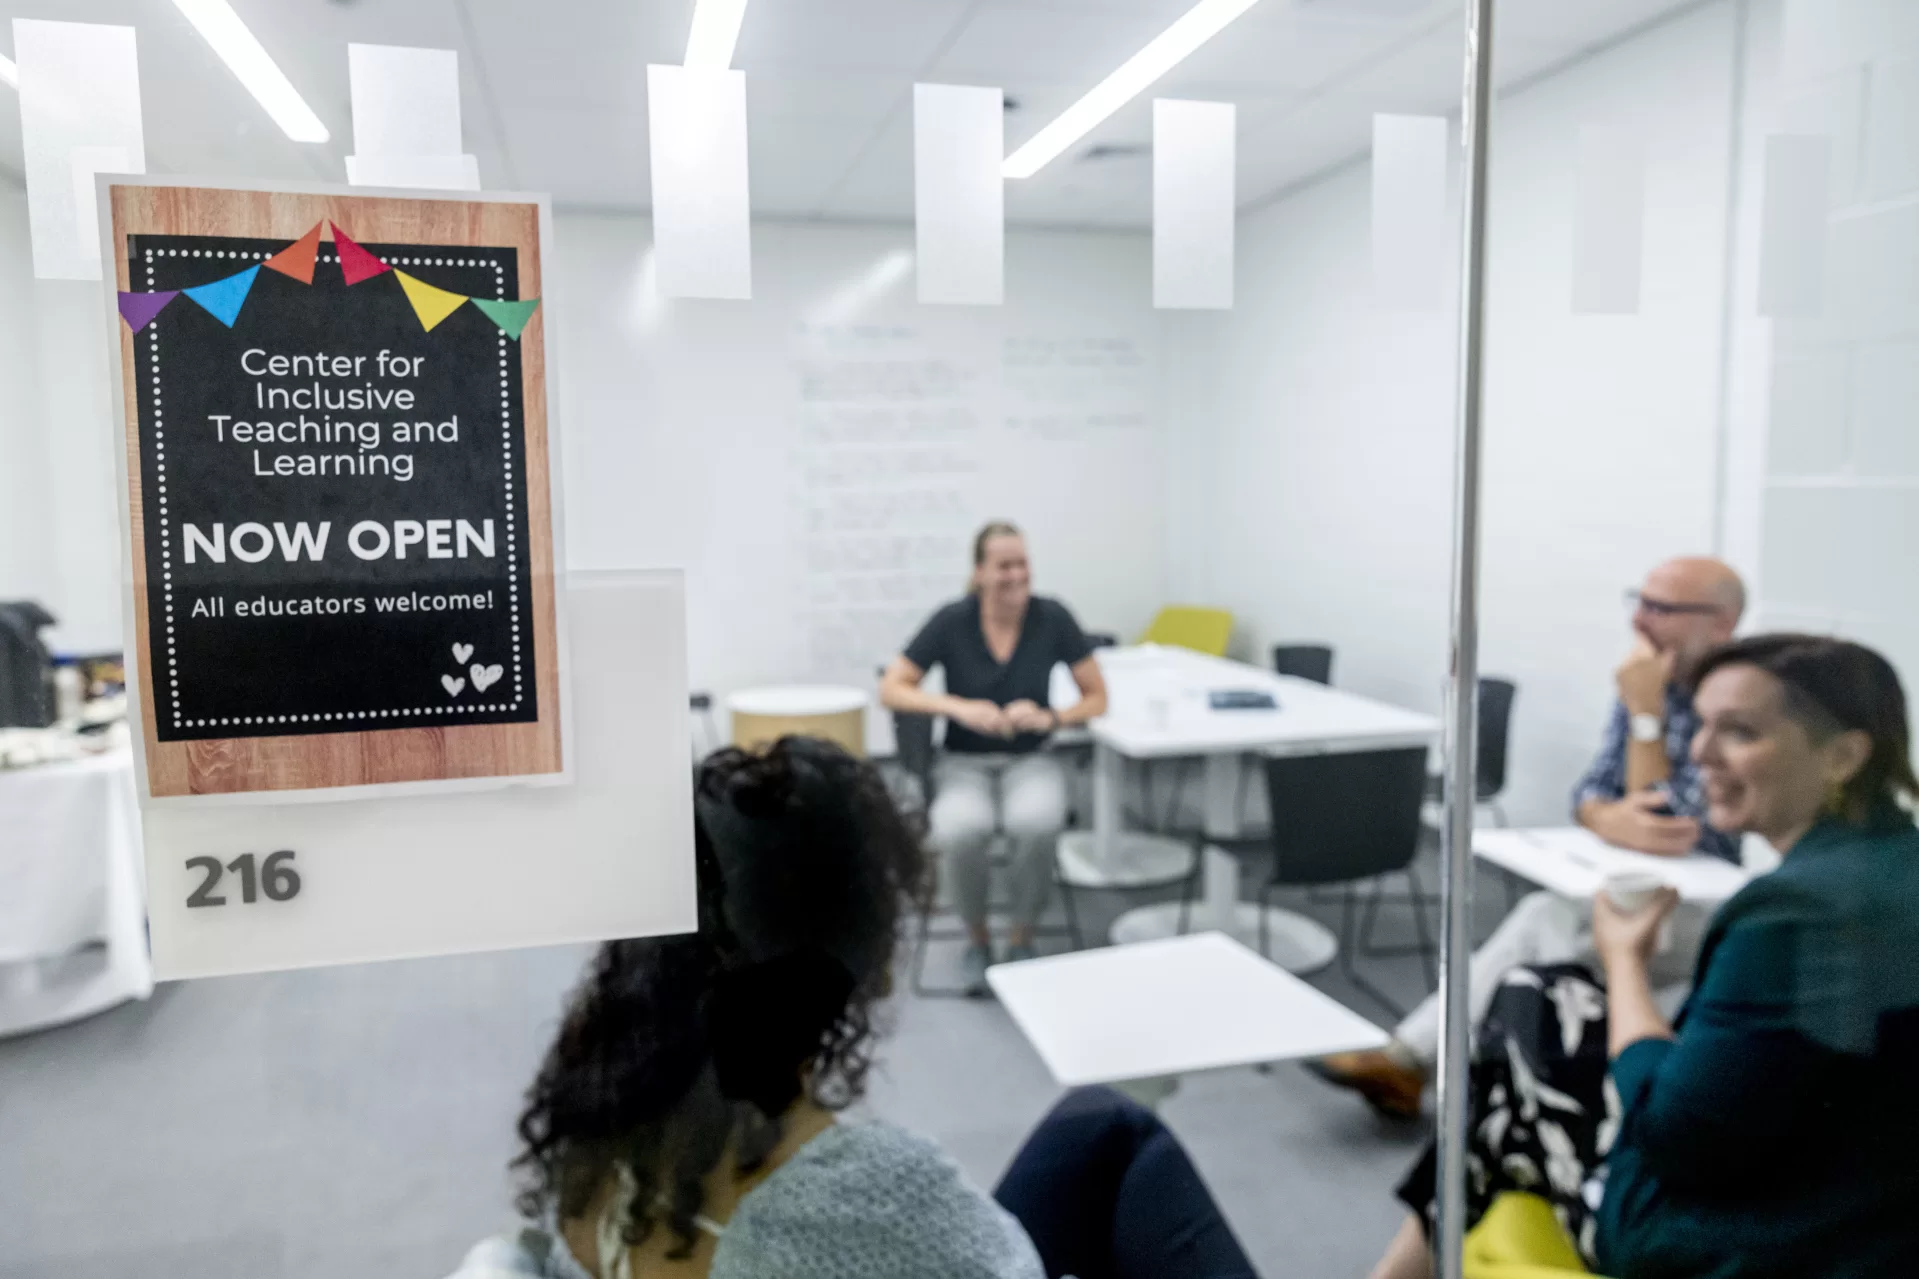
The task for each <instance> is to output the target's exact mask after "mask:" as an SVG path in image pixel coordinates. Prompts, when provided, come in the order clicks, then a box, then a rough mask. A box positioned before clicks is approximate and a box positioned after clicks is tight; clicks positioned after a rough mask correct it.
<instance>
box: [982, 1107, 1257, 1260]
mask: <svg viewBox="0 0 1919 1279" xmlns="http://www.w3.org/2000/svg"><path fill="white" fill-rule="evenodd" d="M993 1197H994V1198H996V1199H998V1200H999V1202H1000V1205H1001V1206H1002V1207H1003V1208H1005V1209H1006V1210H1007V1211H1008V1212H1010V1213H1012V1214H1013V1215H1014V1216H1015V1217H1017V1218H1019V1222H1020V1224H1021V1225H1022V1226H1024V1227H1025V1228H1026V1233H1027V1235H1028V1236H1030V1237H1031V1238H1032V1240H1033V1244H1034V1246H1035V1247H1037V1248H1038V1249H1039V1255H1040V1260H1041V1261H1043V1262H1045V1264H1046V1274H1047V1276H1048V1279H1060V1277H1061V1276H1064V1275H1072V1276H1074V1279H1257V1276H1256V1274H1255V1272H1254V1270H1253V1264H1252V1262H1250V1261H1248V1260H1247V1259H1246V1254H1245V1252H1244V1251H1243V1250H1242V1249H1241V1248H1240V1246H1239V1241H1238V1240H1237V1239H1235V1238H1233V1231H1232V1228H1231V1227H1230V1226H1228V1225H1227V1224H1226V1218H1225V1217H1223V1216H1221V1215H1220V1211H1219V1205H1217V1204H1215V1203H1214V1202H1213V1196H1212V1194H1211V1192H1209V1191H1208V1190H1207V1189H1206V1183H1205V1182H1203V1181H1201V1180H1200V1179H1199V1172H1198V1170H1197V1169H1195V1168H1194V1167H1193V1164H1192V1161H1191V1160H1190V1159H1188V1158H1187V1157H1186V1152H1185V1150H1183V1149H1182V1148H1181V1147H1180V1144H1179V1141H1178V1140H1177V1139H1176V1138H1175V1137H1174V1136H1173V1134H1172V1133H1170V1132H1168V1131H1167V1130H1166V1125H1164V1124H1162V1123H1161V1122H1160V1121H1159V1117H1158V1116H1157V1115H1155V1114H1153V1112H1152V1111H1150V1110H1148V1109H1146V1108H1145V1107H1144V1106H1141V1105H1139V1104H1138V1103H1136V1102H1133V1101H1130V1100H1128V1099H1127V1098H1125V1097H1122V1096H1121V1095H1120V1094H1118V1093H1116V1092H1114V1091H1113V1090H1112V1089H1110V1088H1081V1089H1078V1090H1077V1091H1075V1092H1071V1093H1068V1094H1067V1095H1066V1096H1065V1097H1064V1098H1063V1099H1062V1100H1061V1101H1060V1103H1059V1104H1058V1105H1057V1106H1055V1107H1053V1109H1052V1112H1051V1113H1049V1114H1048V1115H1047V1116H1046V1118H1045V1119H1043V1120H1041V1121H1040V1125H1039V1127H1038V1128H1035V1129H1034V1130H1033V1133H1032V1135H1031V1136H1029V1137H1028V1138H1027V1139H1026V1144H1025V1145H1024V1146H1022V1147H1020V1151H1019V1153H1018V1154H1017V1155H1015V1156H1014V1157H1013V1163H1012V1166H1011V1167H1010V1168H1008V1169H1007V1170H1006V1175H1005V1176H1004V1177H1002V1178H1001V1179H1000V1183H999V1188H998V1189H997V1190H995V1191H994V1192H993Z"/></svg>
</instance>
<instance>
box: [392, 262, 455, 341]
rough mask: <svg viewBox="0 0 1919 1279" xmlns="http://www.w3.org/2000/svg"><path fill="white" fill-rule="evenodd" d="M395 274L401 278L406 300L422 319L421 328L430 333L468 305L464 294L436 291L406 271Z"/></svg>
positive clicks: (414, 312)
mask: <svg viewBox="0 0 1919 1279" xmlns="http://www.w3.org/2000/svg"><path fill="white" fill-rule="evenodd" d="M393 274H395V275H397V276H399V277H400V287H401V288H403V289H405V290H406V300H407V301H409V302H411V303H412V304H413V314H415V315H417V316H419V317H420V327H421V328H423V329H425V330H426V331H427V332H429V333H431V332H432V331H433V326H434V325H436V324H438V323H439V322H440V321H441V320H444V319H446V317H447V316H449V315H452V314H453V313H454V312H455V311H457V310H459V309H460V307H461V306H463V305H464V304H465V303H466V300H467V299H466V295H465V294H464V293H449V292H447V291H446V290H445V289H436V288H434V287H433V286H432V285H431V284H428V283H427V282H426V281H425V280H416V279H414V278H413V277H412V276H410V275H408V274H407V273H406V272H405V271H395V272H394V273H393Z"/></svg>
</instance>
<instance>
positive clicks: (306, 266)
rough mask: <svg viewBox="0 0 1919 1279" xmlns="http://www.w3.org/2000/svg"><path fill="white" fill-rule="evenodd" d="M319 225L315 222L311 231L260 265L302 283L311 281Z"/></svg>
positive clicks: (318, 251) (318, 243)
mask: <svg viewBox="0 0 1919 1279" xmlns="http://www.w3.org/2000/svg"><path fill="white" fill-rule="evenodd" d="M320 226H321V224H320V223H318V222H315V223H314V224H313V229H312V230H311V231H308V232H307V233H306V234H305V235H303V236H301V237H300V238H299V239H297V240H295V241H294V242H293V243H292V244H289V245H287V247H286V248H284V249H281V250H280V251H279V252H278V253H276V254H274V255H273V256H272V257H270V258H268V259H267V260H266V261H265V262H263V263H262V264H261V265H262V266H264V267H266V269H267V270H269V271H278V272H279V273H280V274H281V275H284V276H289V277H291V278H292V279H295V280H298V281H299V282H300V283H302V284H311V283H313V263H314V260H315V259H316V258H318V257H319V256H320ZM356 247H357V246H356Z"/></svg>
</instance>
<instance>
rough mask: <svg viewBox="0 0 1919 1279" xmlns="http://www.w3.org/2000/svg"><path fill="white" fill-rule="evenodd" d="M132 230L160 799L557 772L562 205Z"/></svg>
mask: <svg viewBox="0 0 1919 1279" xmlns="http://www.w3.org/2000/svg"><path fill="white" fill-rule="evenodd" d="M112 209H113V246H114V251H115V254H116V258H117V262H116V269H117V272H118V280H119V291H118V298H117V306H118V312H119V316H120V320H121V324H120V331H121V338H122V352H121V353H122V373H123V379H124V383H125V387H124V389H125V408H126V418H127V429H128V458H129V464H130V466H129V474H128V495H129V508H128V509H129V515H130V520H129V524H130V528H129V532H130V535H131V538H132V557H131V567H132V576H133V594H134V608H133V610H132V614H131V618H130V622H131V626H132V628H133V631H134V634H133V636H132V637H131V642H130V645H129V649H130V654H134V653H137V658H136V666H137V669H138V671H139V672H140V673H141V676H142V678H141V679H140V680H139V693H140V698H139V701H140V712H141V721H142V728H143V737H144V746H145V755H146V760H145V763H146V776H147V783H148V793H149V794H150V795H152V796H154V797H164V796H177V795H188V794H209V793H235V792H251V791H286V790H316V789H321V790H324V789H331V788H338V787H353V786H363V785H378V784H383V783H394V782H435V781H445V780H451V779H472V778H489V777H491V778H516V777H517V778H529V777H540V776H548V777H552V776H557V775H559V774H562V773H563V771H564V764H565V761H564V760H563V758H562V752H561V732H560V727H561V725H560V712H561V707H560V696H559V684H558V678H559V677H558V670H557V658H558V647H557V638H556V636H557V616H556V598H555V591H554V583H553V566H554V548H553V539H552V529H553V527H554V501H553V494H552V491H551V483H550V474H551V471H552V468H551V466H550V464H549V462H550V459H549V450H548V437H549V430H548V420H547V406H546V390H545V369H546V351H545V346H544V342H543V336H542V330H543V325H542V319H541V315H540V312H539V290H540V277H541V266H542V263H541V252H540V250H541V235H540V228H541V209H540V206H539V205H538V204H537V203H534V202H515V201H467V200H404V199H382V198H376V197H364V196H362V197H345V196H326V195H292V194H286V193H278V194H274V195H271V196H269V195H268V194H267V193H263V192H254V191H235V190H216V189H205V188H182V187H159V186H145V185H142V186H123V185H117V184H116V185H114V186H113V187H112Z"/></svg>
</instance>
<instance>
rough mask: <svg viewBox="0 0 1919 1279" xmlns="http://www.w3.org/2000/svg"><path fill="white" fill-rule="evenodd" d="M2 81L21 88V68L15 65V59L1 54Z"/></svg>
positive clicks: (0, 70)
mask: <svg viewBox="0 0 1919 1279" xmlns="http://www.w3.org/2000/svg"><path fill="white" fill-rule="evenodd" d="M0 80H5V81H6V82H7V83H8V84H10V85H12V86H13V87H14V88H16V89H18V88H19V87H20V68H19V67H16V66H14V65H13V59H12V58H9V57H8V56H7V55H6V54H4V53H0Z"/></svg>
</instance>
